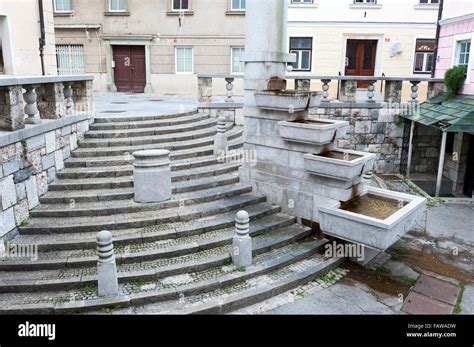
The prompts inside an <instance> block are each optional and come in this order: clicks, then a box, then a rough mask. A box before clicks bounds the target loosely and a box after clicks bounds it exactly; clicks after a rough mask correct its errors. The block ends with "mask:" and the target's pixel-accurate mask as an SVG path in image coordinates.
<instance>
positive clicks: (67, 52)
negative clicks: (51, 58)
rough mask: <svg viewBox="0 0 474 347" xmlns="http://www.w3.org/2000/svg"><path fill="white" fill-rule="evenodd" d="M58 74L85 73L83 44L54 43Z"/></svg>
mask: <svg viewBox="0 0 474 347" xmlns="http://www.w3.org/2000/svg"><path fill="white" fill-rule="evenodd" d="M56 58H57V61H58V75H81V74H84V73H85V64H84V46H83V45H56Z"/></svg>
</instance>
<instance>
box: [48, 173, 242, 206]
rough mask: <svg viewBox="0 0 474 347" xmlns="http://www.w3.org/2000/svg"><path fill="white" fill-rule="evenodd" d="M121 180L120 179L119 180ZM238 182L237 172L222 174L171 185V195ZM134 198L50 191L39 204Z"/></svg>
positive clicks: (124, 192) (109, 192)
mask: <svg viewBox="0 0 474 347" xmlns="http://www.w3.org/2000/svg"><path fill="white" fill-rule="evenodd" d="M120 179H122V178H120ZM238 182H239V177H238V173H237V172H233V173H227V174H222V175H219V176H211V177H204V178H200V179H195V180H189V181H178V182H174V183H173V188H172V192H173V194H181V193H186V192H195V191H198V190H204V189H210V188H215V187H222V186H226V185H230V184H235V183H238ZM133 197H134V191H133V188H104V187H101V188H100V189H84V190H51V191H49V192H48V193H46V194H45V195H44V196H42V197H40V202H41V203H45V204H54V203H65V204H71V203H77V202H92V201H110V200H126V199H132V198H133Z"/></svg>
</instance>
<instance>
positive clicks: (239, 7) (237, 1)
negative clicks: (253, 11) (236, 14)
mask: <svg viewBox="0 0 474 347" xmlns="http://www.w3.org/2000/svg"><path fill="white" fill-rule="evenodd" d="M245 2H246V0H232V6H231V10H232V11H245V5H246V4H245Z"/></svg>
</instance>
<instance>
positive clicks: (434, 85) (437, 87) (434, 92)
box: [428, 82, 446, 99]
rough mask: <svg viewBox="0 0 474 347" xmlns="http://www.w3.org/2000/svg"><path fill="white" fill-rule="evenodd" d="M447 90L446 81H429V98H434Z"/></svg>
mask: <svg viewBox="0 0 474 347" xmlns="http://www.w3.org/2000/svg"><path fill="white" fill-rule="evenodd" d="M445 92H446V85H445V84H444V82H428V99H431V98H434V97H435V96H438V95H440V94H443V93H445Z"/></svg>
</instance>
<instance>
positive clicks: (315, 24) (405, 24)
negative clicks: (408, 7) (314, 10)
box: [288, 20, 436, 29]
mask: <svg viewBox="0 0 474 347" xmlns="http://www.w3.org/2000/svg"><path fill="white" fill-rule="evenodd" d="M288 25H289V26H290V27H356V28H367V27H370V28H387V27H391V28H403V27H425V28H429V29H436V22H432V23H427V22H356V21H351V22H347V21H294V20H292V21H288Z"/></svg>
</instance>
